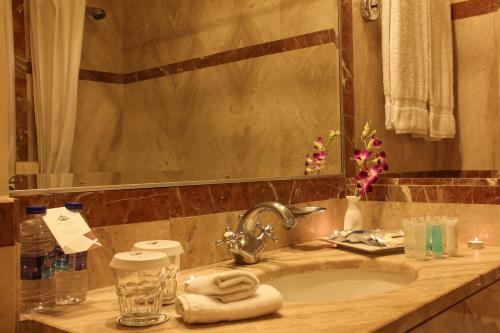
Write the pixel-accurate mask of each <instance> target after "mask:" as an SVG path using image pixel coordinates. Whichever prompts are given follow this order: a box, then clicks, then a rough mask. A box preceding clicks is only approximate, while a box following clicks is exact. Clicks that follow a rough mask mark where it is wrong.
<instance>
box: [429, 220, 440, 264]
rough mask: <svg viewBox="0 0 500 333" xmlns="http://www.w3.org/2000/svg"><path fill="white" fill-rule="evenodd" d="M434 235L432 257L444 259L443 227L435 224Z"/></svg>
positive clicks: (432, 230)
mask: <svg viewBox="0 0 500 333" xmlns="http://www.w3.org/2000/svg"><path fill="white" fill-rule="evenodd" d="M431 234H432V256H433V257H434V258H443V226H442V225H441V224H438V223H435V224H432V225H431Z"/></svg>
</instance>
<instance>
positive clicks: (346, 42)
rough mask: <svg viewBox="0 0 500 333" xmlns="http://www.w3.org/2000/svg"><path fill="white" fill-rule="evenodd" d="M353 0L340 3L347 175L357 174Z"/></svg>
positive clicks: (343, 138)
mask: <svg viewBox="0 0 500 333" xmlns="http://www.w3.org/2000/svg"><path fill="white" fill-rule="evenodd" d="M352 15H353V13H352V0H343V1H341V3H340V48H341V75H342V80H341V83H342V86H341V88H342V99H341V106H342V130H343V135H342V150H343V152H342V154H343V170H344V175H345V176H346V177H353V176H354V175H355V168H354V164H353V163H352V161H351V159H350V157H351V154H352V152H353V151H354V146H355V142H354V114H355V110H354V77H353V75H354V70H353V68H354V52H353V32H352V22H353V20H352Z"/></svg>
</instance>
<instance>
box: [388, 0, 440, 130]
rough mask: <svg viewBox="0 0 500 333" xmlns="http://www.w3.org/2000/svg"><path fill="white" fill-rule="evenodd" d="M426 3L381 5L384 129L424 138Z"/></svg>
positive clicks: (416, 0) (394, 0) (426, 124)
mask: <svg viewBox="0 0 500 333" xmlns="http://www.w3.org/2000/svg"><path fill="white" fill-rule="evenodd" d="M428 6H429V3H428V1H427V0H424V1H422V0H408V1H407V0H405V1H401V0H384V1H382V64H383V81H384V94H385V115H386V122H385V125H386V128H387V129H394V130H395V131H396V133H398V134H403V133H408V134H420V135H427V134H428V127H429V112H428V110H427V101H428V96H429V66H430V60H429V25H428V18H429V15H428V13H429V8H428Z"/></svg>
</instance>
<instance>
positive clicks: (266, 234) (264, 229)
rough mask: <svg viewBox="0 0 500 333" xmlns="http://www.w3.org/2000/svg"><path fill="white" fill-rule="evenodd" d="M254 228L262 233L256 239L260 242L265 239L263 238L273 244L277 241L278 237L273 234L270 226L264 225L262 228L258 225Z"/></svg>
mask: <svg viewBox="0 0 500 333" xmlns="http://www.w3.org/2000/svg"><path fill="white" fill-rule="evenodd" d="M256 226H257V228H259V229H260V230H261V231H262V233H261V234H260V235H259V236H258V237H257V238H258V239H261V240H262V239H263V238H264V237H265V238H270V239H272V240H273V241H275V242H276V241H277V240H278V236H277V235H276V234H275V233H274V229H273V226H272V225H270V224H266V225H265V226H262V225H260V223H259V224H257V225H256Z"/></svg>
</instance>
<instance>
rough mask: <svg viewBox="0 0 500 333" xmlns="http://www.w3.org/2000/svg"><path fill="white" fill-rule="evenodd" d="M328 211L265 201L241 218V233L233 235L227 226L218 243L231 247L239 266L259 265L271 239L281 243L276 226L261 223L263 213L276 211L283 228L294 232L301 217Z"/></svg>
mask: <svg viewBox="0 0 500 333" xmlns="http://www.w3.org/2000/svg"><path fill="white" fill-rule="evenodd" d="M325 210H326V208H320V207H305V208H298V207H287V206H285V205H282V204H280V203H279V202H263V203H260V204H258V205H255V206H253V207H252V208H250V209H249V210H248V211H246V212H245V213H244V214H241V215H240V223H239V224H238V229H237V232H233V231H232V230H231V227H229V226H227V227H226V231H225V232H224V235H223V239H221V240H218V241H217V242H216V244H217V245H219V246H221V245H223V244H227V247H228V250H229V252H230V253H231V254H232V255H233V257H234V261H235V262H236V263H237V264H243V265H248V264H255V263H257V262H258V261H259V258H260V255H261V254H262V251H263V250H264V247H265V246H266V243H267V240H268V239H271V240H273V241H277V240H278V236H277V235H276V234H275V233H274V229H273V227H272V225H270V224H267V225H265V226H263V225H262V224H260V222H259V218H260V214H262V213H263V212H266V211H271V212H274V213H275V214H276V215H277V216H278V217H280V218H281V224H282V226H283V228H285V229H293V228H295V227H296V226H297V219H298V218H299V217H302V216H304V215H308V214H311V213H314V212H322V211H325Z"/></svg>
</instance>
